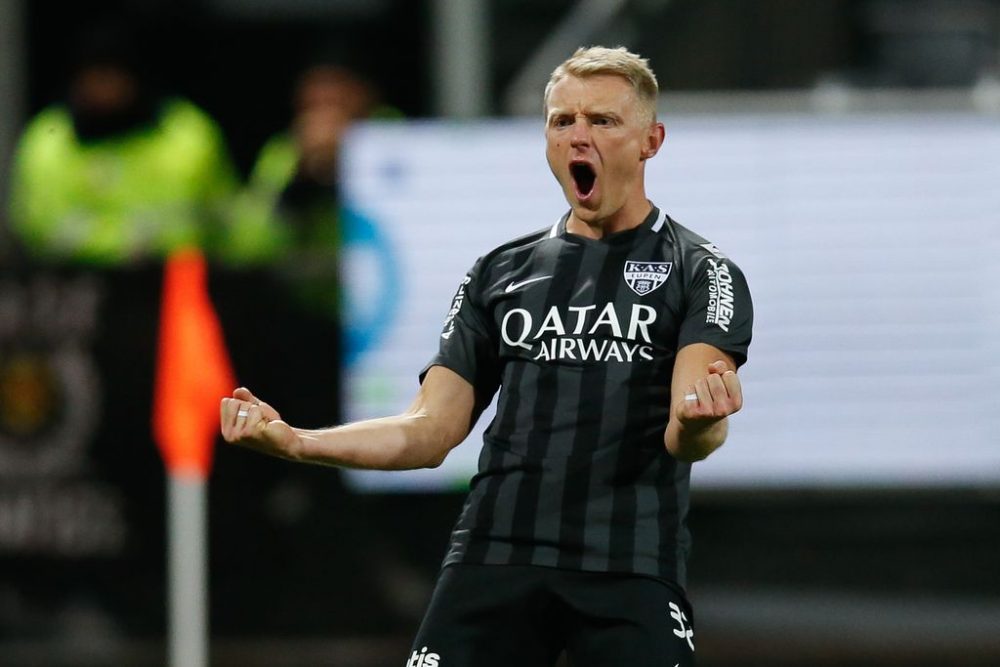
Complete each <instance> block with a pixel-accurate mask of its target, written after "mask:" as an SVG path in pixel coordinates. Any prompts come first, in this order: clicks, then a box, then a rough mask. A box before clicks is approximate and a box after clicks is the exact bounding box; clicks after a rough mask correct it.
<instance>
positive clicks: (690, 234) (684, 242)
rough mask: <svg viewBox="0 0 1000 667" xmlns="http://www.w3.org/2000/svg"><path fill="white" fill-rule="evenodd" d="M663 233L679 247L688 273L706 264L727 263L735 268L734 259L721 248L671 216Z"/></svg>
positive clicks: (668, 217) (679, 252)
mask: <svg viewBox="0 0 1000 667" xmlns="http://www.w3.org/2000/svg"><path fill="white" fill-rule="evenodd" d="M661 233H665V234H667V235H669V236H670V237H672V240H673V242H674V244H675V245H676V246H677V249H678V254H679V256H680V258H681V261H682V262H683V263H684V265H685V267H686V268H687V269H688V271H689V272H690V271H693V270H695V269H697V268H698V267H700V266H703V265H705V264H716V263H718V262H725V263H726V264H728V265H729V266H733V267H735V266H736V264H735V263H734V262H733V260H732V258H730V257H729V255H728V254H727V253H726V252H725V251H723V250H722V249H721V248H719V246H717V245H715V243H713V242H712V241H709V240H708V239H706V238H705V237H704V236H702V235H700V234H698V233H697V232H694V231H692V230H691V229H688V228H687V227H685V226H684V225H682V224H680V223H679V222H677V221H676V220H674V219H673V218H671V217H670V216H667V221H666V224H665V225H664V228H663V230H662V232H661Z"/></svg>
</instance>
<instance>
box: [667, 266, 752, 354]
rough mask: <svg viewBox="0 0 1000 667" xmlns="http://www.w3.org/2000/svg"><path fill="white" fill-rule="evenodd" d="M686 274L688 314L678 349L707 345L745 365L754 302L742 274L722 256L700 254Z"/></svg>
mask: <svg viewBox="0 0 1000 667" xmlns="http://www.w3.org/2000/svg"><path fill="white" fill-rule="evenodd" d="M687 274H688V275H687V276H686V277H685V286H686V290H687V294H686V296H687V299H686V301H687V311H686V313H685V315H684V319H683V321H682V323H681V328H680V334H679V336H678V341H677V342H678V349H679V348H682V347H684V346H685V345H690V344H692V343H707V344H708V345H712V346H715V347H717V348H719V349H720V350H722V351H723V352H726V353H728V354H730V355H732V357H733V360H734V361H735V362H736V365H737V366H741V365H743V364H744V363H745V362H746V360H747V350H748V348H749V347H750V338H751V334H752V329H753V302H752V301H751V298H750V289H749V287H748V286H747V281H746V278H745V277H744V275H743V272H742V271H741V270H740V268H739V267H738V266H736V264H734V263H733V262H732V260H730V259H729V258H727V257H723V256H721V254H716V255H713V254H709V253H707V252H701V251H699V252H698V253H696V254H695V255H694V256H693V257H691V261H690V262H689V268H688V271H687Z"/></svg>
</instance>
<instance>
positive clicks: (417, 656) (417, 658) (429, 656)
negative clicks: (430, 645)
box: [406, 646, 441, 667]
mask: <svg viewBox="0 0 1000 667" xmlns="http://www.w3.org/2000/svg"><path fill="white" fill-rule="evenodd" d="M440 664H441V656H440V655H438V654H437V653H428V652H427V647H426V646H425V647H423V648H422V649H420V651H419V652H418V651H414V652H413V654H412V655H411V656H410V659H409V660H407V661H406V667H440Z"/></svg>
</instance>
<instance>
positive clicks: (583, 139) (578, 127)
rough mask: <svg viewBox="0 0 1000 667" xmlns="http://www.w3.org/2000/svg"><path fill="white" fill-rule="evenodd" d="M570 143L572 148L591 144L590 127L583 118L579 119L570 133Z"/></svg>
mask: <svg viewBox="0 0 1000 667" xmlns="http://www.w3.org/2000/svg"><path fill="white" fill-rule="evenodd" d="M569 141H570V145H571V146H586V145H588V144H590V126H589V125H588V124H587V121H586V120H585V119H583V118H577V119H576V122H575V123H573V129H572V130H571V131H570V135H569Z"/></svg>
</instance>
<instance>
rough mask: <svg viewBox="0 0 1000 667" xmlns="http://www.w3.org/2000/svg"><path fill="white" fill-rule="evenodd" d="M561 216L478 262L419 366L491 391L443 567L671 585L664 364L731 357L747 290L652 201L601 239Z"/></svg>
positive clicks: (681, 555)
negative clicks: (575, 573) (434, 349)
mask: <svg viewBox="0 0 1000 667" xmlns="http://www.w3.org/2000/svg"><path fill="white" fill-rule="evenodd" d="M567 219H568V214H567V215H565V216H563V218H562V219H560V220H559V221H558V222H557V223H556V224H555V225H554V226H552V227H551V228H547V229H545V230H542V231H539V232H536V233H534V234H530V235H528V236H525V237H522V238H520V239H516V240H514V241H511V242H509V243H507V244H504V245H503V246H500V247H499V248H497V249H495V250H493V251H492V252H490V253H489V254H487V255H485V256H484V257H482V258H480V259H479V260H478V261H477V262H476V264H475V266H474V267H473V268H472V270H471V271H470V272H469V274H468V275H467V276H466V277H465V279H464V280H463V282H462V284H461V285H460V287H459V289H458V292H457V293H456V295H455V298H454V300H453V302H452V307H451V309H450V311H449V313H448V316H447V318H446V320H445V324H444V329H443V331H442V334H441V340H440V349H439V351H438V353H437V355H436V356H435V357H434V358H433V359H432V360H431V362H430V363H429V364H428V366H427V368H426V369H425V370H424V373H426V371H427V369H429V368H430V367H431V366H434V365H441V366H445V367H447V368H449V369H451V370H453V371H455V372H456V373H458V374H459V375H461V376H462V377H463V378H465V379H466V380H468V381H469V383H470V384H471V385H472V386H473V387H474V389H475V393H476V403H477V409H479V410H481V409H482V408H484V407H485V406H486V405H488V404H489V402H490V401H491V400H492V397H493V395H494V394H495V393H496V392H497V390H498V389H499V392H500V393H499V397H498V399H497V413H496V417H495V418H494V420H493V422H492V423H491V424H490V425H489V427H488V428H487V430H486V433H485V435H484V443H483V448H482V452H481V454H480V458H479V469H478V473H477V474H476V475H475V477H473V479H472V483H471V489H470V493H469V496H468V499H467V501H466V503H465V506H464V509H463V511H462V513H461V515H460V516H459V519H458V521H457V523H456V526H455V529H454V531H453V534H452V539H451V545H450V548H449V550H448V553H447V555H446V557H445V565H448V564H451V563H477V564H514V565H540V566H550V567H557V568H566V569H573V570H588V571H604V572H622V573H634V574H642V575H649V576H654V577H658V578H662V579H666V580H668V581H671V582H674V583H676V584H678V585H680V586H684V585H685V580H686V561H687V554H688V551H689V549H690V537H689V534H688V530H687V527H686V516H687V512H688V487H689V478H690V465H689V464H686V463H683V462H680V461H677V460H675V459H674V458H673V457H671V456H670V455H669V453H668V452H667V451H666V449H665V447H664V439H663V435H664V431H665V429H666V425H667V419H668V415H669V407H670V398H671V397H670V380H671V374H672V370H673V364H674V359H675V357H676V353H677V350H679V349H680V348H681V347H683V346H685V345H688V344H691V343H697V342H703V343H708V344H711V345H714V346H716V347H718V348H719V349H721V350H724V351H726V352H727V353H729V354H730V355H732V357H733V358H734V359H735V360H736V362H737V364H742V363H743V362H745V360H746V354H747V348H748V346H749V343H750V335H751V325H752V320H753V310H752V304H751V301H750V293H749V290H748V289H747V285H746V281H745V279H744V277H743V274H742V272H741V271H740V270H739V268H738V267H737V266H736V265H735V264H733V263H732V261H731V260H729V259H728V258H727V257H725V255H723V254H722V252H721V251H719V249H718V248H716V247H715V246H714V245H713V244H711V243H709V242H708V241H706V240H705V239H703V238H701V237H700V236H698V235H696V234H694V233H693V232H691V231H689V230H687V229H686V228H684V227H682V226H681V225H679V224H677V223H676V222H674V221H673V220H672V219H670V218H669V217H668V216H667V215H666V214H664V213H662V212H660V211H659V210H658V209H657V208H655V207H654V208H653V210H652V211H651V213H650V214H649V216H648V217H647V218H646V220H645V221H643V223H642V224H641V225H639V226H638V227H636V228H634V229H630V230H626V231H623V232H619V233H616V234H612V235H608V236H606V237H605V238H603V239H600V240H594V239H587V238H584V237H581V236H577V235H575V234H570V233H567V232H566V220H567ZM421 377H422V376H421ZM477 414H478V413H477Z"/></svg>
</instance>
